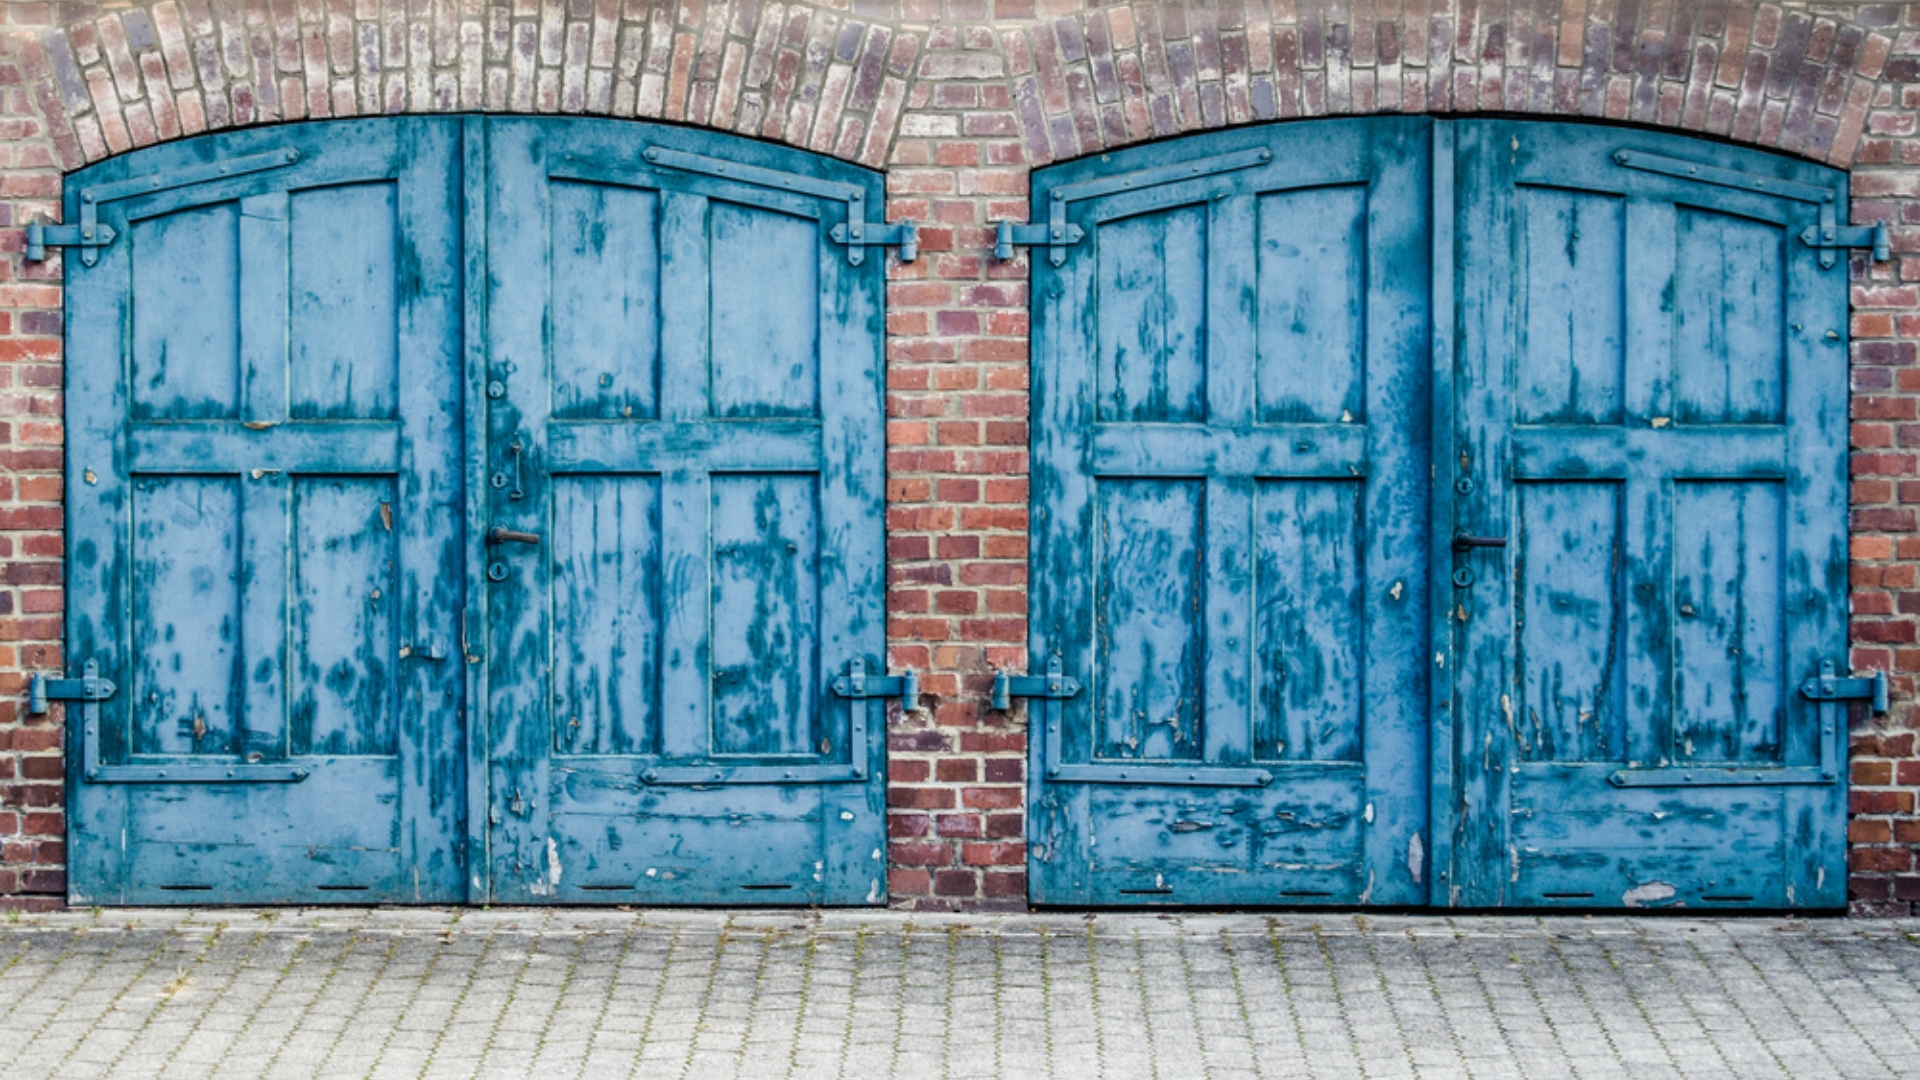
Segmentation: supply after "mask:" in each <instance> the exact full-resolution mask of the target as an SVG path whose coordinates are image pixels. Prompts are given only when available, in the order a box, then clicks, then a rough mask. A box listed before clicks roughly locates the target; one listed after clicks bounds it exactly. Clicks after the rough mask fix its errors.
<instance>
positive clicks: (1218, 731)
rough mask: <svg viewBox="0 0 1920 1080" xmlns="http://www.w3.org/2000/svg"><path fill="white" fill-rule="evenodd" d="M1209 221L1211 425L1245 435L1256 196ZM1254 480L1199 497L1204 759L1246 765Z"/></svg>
mask: <svg viewBox="0 0 1920 1080" xmlns="http://www.w3.org/2000/svg"><path fill="white" fill-rule="evenodd" d="M1208 205H1209V214H1208V219H1207V309H1208V310H1207V346H1206V357H1207V366H1206V371H1207V376H1206V378H1207V420H1208V423H1210V424H1212V425H1215V426H1217V427H1223V428H1227V429H1229V430H1232V431H1242V432H1244V431H1247V430H1249V429H1251V428H1252V427H1253V422H1254V385H1253V381H1254V363H1253V358H1254V354H1255V344H1254V332H1253V331H1254V324H1253V320H1252V319H1251V318H1249V317H1248V316H1249V315H1250V314H1251V313H1252V312H1254V311H1255V310H1256V309H1257V306H1258V298H1257V296H1256V292H1255V290H1256V287H1257V279H1258V273H1259V272H1258V270H1257V268H1256V267H1255V265H1254V260H1255V257H1256V256H1255V248H1254V245H1255V243H1256V242H1257V241H1256V237H1257V234H1258V228H1257V223H1256V220H1255V208H1254V196H1252V195H1250V194H1242V193H1238V192H1236V193H1233V194H1225V193H1222V196H1221V197H1216V198H1215V199H1214V200H1213V201H1212V202H1211V203H1210V204H1208ZM1253 493H1254V481H1253V480H1252V479H1251V478H1250V477H1246V476H1235V475H1211V476H1208V477H1206V486H1205V488H1204V493H1203V494H1202V496H1201V514H1202V517H1203V519H1204V520H1205V522H1206V540H1205V543H1206V565H1207V572H1206V583H1205V586H1204V593H1205V600H1204V604H1205V618H1204V620H1203V621H1202V624H1201V628H1200V633H1201V640H1202V642H1203V643H1204V649H1205V653H1204V655H1205V659H1204V660H1203V662H1202V672H1203V677H1204V680H1205V685H1204V687H1203V688H1202V689H1201V701H1202V704H1203V706H1204V709H1203V712H1202V718H1201V732H1202V734H1203V735H1204V737H1205V742H1204V744H1203V756H1204V757H1205V759H1206V760H1207V761H1209V762H1220V763H1231V764H1236V765H1244V764H1248V763H1250V762H1252V760H1253V701H1252V699H1251V690H1252V686H1251V678H1252V673H1251V663H1252V660H1251V658H1252V654H1253V639H1252V635H1251V634H1250V633H1249V631H1250V629H1251V625H1250V624H1251V618H1252V610H1253V596H1254V595H1255V594H1256V591H1257V583H1256V582H1255V580H1254V567H1253V513H1254V509H1253V499H1254V494H1253Z"/></svg>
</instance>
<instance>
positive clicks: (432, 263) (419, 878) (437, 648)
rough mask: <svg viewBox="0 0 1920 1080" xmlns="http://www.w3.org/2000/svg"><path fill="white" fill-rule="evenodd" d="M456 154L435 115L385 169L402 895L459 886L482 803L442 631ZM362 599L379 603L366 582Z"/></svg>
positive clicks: (453, 382)
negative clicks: (467, 827) (467, 840)
mask: <svg viewBox="0 0 1920 1080" xmlns="http://www.w3.org/2000/svg"><path fill="white" fill-rule="evenodd" d="M461 154H462V150H461V128H460V126H459V123H458V122H455V121H452V120H437V121H433V122H430V123H420V124H417V125H414V126H412V127H410V128H409V129H407V130H406V132H405V134H404V136H403V137H402V138H401V139H400V140H399V145H398V146H397V147H395V149H394V151H393V157H394V165H393V166H391V167H392V168H393V170H394V171H395V172H396V173H397V174H398V186H397V189H396V191H395V193H394V197H395V203H396V205H395V211H396V213H397V226H398V235H397V236H396V238H395V241H396V246H397V248H398V250H397V251H396V252H395V258H396V259H397V261H398V266H397V267H396V270H395V274H394V276H395V279H396V280H395V282H394V286H393V287H394V289H395V290H396V292H397V294H398V302H399V304H400V305H401V309H400V313H399V315H398V318H397V326H396V327H395V337H396V340H395V341H394V343H393V349H394V354H395V359H396V370H395V373H394V376H393V378H394V382H395V384H396V385H395V386H394V387H393V393H394V395H395V397H394V400H395V407H396V408H397V410H398V413H399V416H400V417H401V420H402V426H401V432H400V443H399V461H398V462H397V463H396V466H397V468H398V470H399V472H398V475H396V476H394V477H393V478H392V482H391V488H390V489H389V490H390V492H391V499H392V504H391V506H382V507H381V508H380V509H379V511H378V516H379V519H380V520H379V523H378V525H377V527H378V528H379V529H380V530H381V532H380V533H379V534H378V535H380V536H382V537H385V536H388V535H390V536H391V540H392V546H391V547H390V548H389V549H388V550H389V551H390V552H391V553H392V554H393V556H395V557H396V558H395V559H394V560H393V561H394V562H395V563H396V565H393V566H392V567H391V569H390V570H389V571H388V572H387V573H386V574H385V582H386V584H385V586H384V588H385V589H387V590H389V594H388V595H387V596H386V597H384V600H385V603H386V605H387V607H386V610H387V611H388V612H391V613H393V616H392V617H393V618H397V619H398V620H400V621H399V624H398V625H391V626H390V627H389V630H390V636H389V640H388V643H387V646H386V647H387V649H388V650H391V651H390V652H389V653H388V655H386V656H384V657H381V658H380V659H382V660H385V661H386V662H387V663H388V665H390V666H389V667H388V669H387V670H389V671H393V672H395V673H396V677H394V678H393V679H392V682H393V683H394V686H393V688H392V689H391V690H390V691H389V697H388V698H387V702H386V707H387V708H388V709H389V710H391V712H392V714H393V722H394V726H395V729H396V734H395V737H396V738H397V739H398V740H399V745H400V746H401V747H403V748H405V750H404V752H403V754H402V755H401V756H400V758H399V759H398V760H397V761H396V762H395V765H394V768H395V771H397V772H398V773H399V774H400V776H399V781H400V797H399V802H400V814H401V821H402V825H401V838H400V842H401V847H402V850H403V852H404V853H405V854H406V860H405V862H404V863H403V864H402V867H403V869H402V874H403V876H404V878H405V881H404V882H403V884H402V888H403V889H404V890H405V894H406V898H407V899H408V900H410V901H411V902H413V903H427V902H432V901H436V900H437V901H441V902H445V901H446V900H448V899H452V898H453V897H455V896H460V895H464V894H465V892H466V888H465V886H464V885H462V884H461V879H462V877H463V873H462V870H463V859H462V855H463V854H464V853H463V852H462V851H460V850H459V844H460V841H459V837H460V835H461V833H462V822H463V819H465V818H466V817H467V815H468V814H470V813H471V814H479V813H480V812H481V810H480V805H479V804H473V805H472V806H469V805H467V804H465V803H463V801H462V795H463V794H464V792H465V791H466V785H465V784H464V783H462V779H463V778H462V772H463V769H464V764H465V756H466V755H465V749H464V748H465V743H466V740H467V738H468V735H467V729H468V725H467V724H465V723H463V718H464V716H465V715H466V712H467V710H466V709H464V708H463V707H462V706H463V705H464V704H465V702H464V701H463V700H462V698H463V695H464V694H465V692H466V685H465V684H466V676H465V672H464V670H463V669H464V668H465V667H466V665H465V664H464V663H462V662H460V661H458V660H455V659H454V658H453V653H454V650H455V648H456V647H457V646H456V643H457V641H458V635H456V634H454V633H452V626H453V624H454V622H455V620H457V619H458V618H459V613H460V610H461V608H462V607H463V606H464V601H465V599H466V596H467V595H469V594H468V593H467V590H466V586H465V583H464V582H463V581H462V579H461V575H460V572H459V571H460V569H461V568H463V567H464V566H466V565H468V564H467V562H466V559H465V555H466V551H465V544H464V543H463V541H464V540H465V535H464V533H465V530H464V529H462V528H461V527H460V524H459V523H460V522H461V519H462V516H463V514H464V513H465V512H466V506H467V504H468V501H469V492H470V491H474V490H484V489H470V488H468V487H466V485H465V484H464V482H463V481H464V477H463V475H462V473H463V470H462V468H461V460H462V455H461V449H462V447H463V444H464V442H465V434H466V425H465V423H464V422H463V421H464V417H463V415H462V410H461V403H462V401H463V400H464V399H465V396H466V395H465V394H464V393H463V391H462V383H463V382H464V379H463V375H464V373H465V366H464V364H465V356H464V355H463V351H464V341H465V339H464V336H463V334H462V333H461V331H462V329H463V328H464V323H465V320H466V319H467V318H468V317H469V315H468V313H467V312H465V311H463V309H462V305H463V302H465V300H466V293H465V291H464V289H463V288H462V286H463V276H464V275H463V273H462V263H461V258H462V253H463V248H464V245H463V243H462V238H463V221H462V217H461V206H462V203H463V200H464V195H465V191H464V189H463V188H464V185H463V181H462V176H463V175H464V172H463V169H462V168H461V161H462V158H461ZM405 268H415V269H413V270H412V272H409V271H408V270H407V269H405ZM383 502H384V500H383ZM297 512H298V508H296V513H297ZM388 519H391V524H388ZM369 527H370V528H373V527H376V526H375V525H373V524H371V523H370V525H369ZM371 597H372V600H373V601H374V602H379V601H380V600H382V599H383V598H382V597H381V596H380V591H379V590H378V589H376V590H374V592H373V593H372V594H371ZM409 614H411V615H412V618H411V619H410V620H409V618H408V616H409ZM436 639H437V640H438V641H439V642H440V644H438V645H435V644H434V642H435V641H436ZM402 645H404V646H405V648H404V649H401V648H399V646H402ZM436 654H437V655H438V657H440V658H438V659H437V658H436Z"/></svg>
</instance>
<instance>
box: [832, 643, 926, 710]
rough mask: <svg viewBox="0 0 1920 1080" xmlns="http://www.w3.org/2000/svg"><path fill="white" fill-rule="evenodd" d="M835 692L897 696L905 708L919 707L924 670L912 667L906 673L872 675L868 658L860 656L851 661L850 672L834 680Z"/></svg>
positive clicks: (852, 696) (870, 695) (866, 696)
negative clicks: (921, 675)
mask: <svg viewBox="0 0 1920 1080" xmlns="http://www.w3.org/2000/svg"><path fill="white" fill-rule="evenodd" d="M833 692H834V693H836V694H839V695H840V696H841V697H843V698H885V697H897V698H899V699H900V707H901V708H902V709H908V710H912V709H917V708H919V707H920V673H919V672H917V671H915V670H913V669H912V668H908V669H907V673H906V674H905V675H869V674H867V662H866V661H865V660H862V659H860V658H859V657H857V656H856V657H854V658H853V659H852V660H849V661H847V673H846V674H845V675H842V676H840V677H838V678H836V679H834V680H833Z"/></svg>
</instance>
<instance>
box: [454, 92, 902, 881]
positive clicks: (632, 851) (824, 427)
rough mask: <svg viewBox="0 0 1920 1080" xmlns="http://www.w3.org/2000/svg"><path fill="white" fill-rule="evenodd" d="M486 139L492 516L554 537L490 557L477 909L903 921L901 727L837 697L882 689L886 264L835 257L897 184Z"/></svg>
mask: <svg viewBox="0 0 1920 1080" xmlns="http://www.w3.org/2000/svg"><path fill="white" fill-rule="evenodd" d="M485 137H486V140H487V154H486V159H487V185H486V191H485V193H484V198H485V201H486V205H487V218H486V221H487V255H486V260H487V262H486V266H487V269H486V287H487V293H488V298H487V312H488V319H487V343H486V353H485V357H484V360H483V363H484V364H485V367H486V371H485V379H486V380H487V382H488V384H489V386H490V390H489V393H492V392H493V391H492V390H491V386H492V384H497V385H498V391H497V392H498V396H497V397H495V398H491V399H490V400H489V402H488V410H487V443H486V448H485V453H486V454H487V469H488V470H490V471H491V472H494V473H498V474H499V475H500V476H501V483H500V484H498V485H495V484H493V483H492V481H491V478H489V481H488V485H487V486H486V487H485V489H484V492H483V495H482V501H483V504H484V505H485V507H486V511H487V513H486V518H487V522H488V524H489V525H490V526H505V527H508V528H512V529H517V530H521V531H524V532H530V533H534V534H537V535H539V536H541V537H543V541H542V543H541V545H539V546H527V545H522V544H516V545H501V546H496V547H495V548H494V549H493V550H492V551H489V552H487V553H486V554H485V556H484V557H485V558H487V559H488V560H489V561H490V563H491V564H493V565H497V566H499V567H500V568H501V570H502V573H501V580H499V581H498V582H496V583H492V584H490V585H489V586H488V601H487V603H488V607H487V615H486V620H485V652H486V664H485V674H486V680H487V690H486V700H487V703H488V708H489V720H488V732H487V736H486V739H487V745H488V750H487V756H486V764H485V768H486V770H487V774H488V779H489V783H488V787H489V796H488V798H489V802H488V806H487V811H486V813H487V820H488V822H489V827H488V830H487V848H488V853H487V855H488V857H487V879H488V880H487V883H486V887H487V891H488V895H489V896H490V897H491V898H492V899H494V900H496V901H506V902H515V903H519V902H529V901H534V902H538V901H549V900H559V901H564V902H568V903H651V904H661V903H669V904H670V903H705V904H760V903H768V904H858V903H878V902H880V901H882V900H883V899H884V898H885V894H886V884H885V881H886V867H885V858H884V848H885V794H884V786H883V785H884V775H883V769H882V768H881V767H880V765H881V762H882V761H883V760H884V741H883V737H884V732H885V724H884V717H885V709H886V704H885V702H883V701H881V700H878V699H859V700H849V699H847V698H843V697H840V696H838V695H835V694H833V693H832V692H831V690H830V682H831V679H832V678H833V676H834V675H835V674H837V673H839V672H841V671H843V670H844V668H845V665H846V663H847V662H848V661H849V660H850V659H853V658H855V657H859V658H861V659H863V660H864V662H865V663H866V665H867V668H868V670H871V671H875V672H879V671H881V670H883V669H882V668H881V666H880V665H881V664H882V663H883V662H884V661H883V657H884V651H885V640H884V617H883V611H882V603H883V597H884V582H883V579H882V566H883V558H884V555H883V545H882V521H881V516H880V514H881V507H882V501H883V496H884V483H883V469H884V459H883V440H884V429H883V423H882V412H881V402H882V399H881V341H880V337H881V329H882V327H881V321H880V315H881V303H882V293H881V290H882V287H883V270H884V267H883V265H882V264H881V260H878V259H873V260H865V259H863V260H861V261H860V263H859V264H858V265H856V264H855V263H854V262H853V261H852V260H850V258H849V256H848V249H847V248H845V247H842V246H840V245H837V244H835V243H833V242H832V241H831V239H830V238H829V237H828V236H827V235H826V232H825V226H828V225H831V224H836V223H844V218H845V215H846V214H847V212H848V210H847V206H848V203H849V202H850V201H851V202H858V203H864V204H866V205H871V206H878V205H880V202H881V197H882V189H881V185H880V182H879V179H878V178H877V177H876V176H874V175H873V174H870V173H866V172H863V171H861V170H858V169H854V168H851V167H848V166H845V165H842V164H840V163H837V162H830V161H825V160H823V159H819V158H815V157H813V156H811V155H806V154H802V153H799V152H796V151H792V150H786V149H782V148H776V147H770V146H766V145H763V144H758V143H750V142H747V141H745V140H740V139H732V138H728V137H725V136H720V135H714V134H710V133H703V132H693V131H686V130H681V129H672V128H659V127H652V126H648V125H635V124H629V123H613V122H604V121H575V122H565V123H556V122H553V121H536V120H492V121H487V122H486V133H485ZM662 149H664V150H666V151H678V152H680V153H683V154H695V155H699V156H700V158H699V159H700V160H701V161H703V162H708V161H715V160H719V159H724V160H726V161H729V162H733V163H735V164H736V165H746V166H750V167H751V168H749V169H745V170H742V169H733V170H730V172H729V173H728V174H727V175H715V174H714V173H713V172H711V171H694V170H686V169H676V168H673V167H672V166H671V164H670V163H671V162H673V161H687V160H691V159H688V158H683V157H678V156H676V155H675V154H674V153H659V154H650V153H649V151H650V150H662ZM656 159H657V160H656ZM755 170H769V171H767V172H760V171H755ZM776 174H777V176H776ZM778 176H787V177H792V176H804V177H807V178H809V180H810V181H811V182H808V183H795V184H792V185H789V184H786V183H784V182H780V183H778V184H772V186H769V185H768V184H760V183H755V182H753V181H754V180H756V179H766V178H768V177H775V178H776V179H777V177H778ZM770 184H771V181H770ZM816 188H817V189H818V190H819V191H825V192H828V194H819V193H816V192H815V191H814V190H812V189H816ZM856 191H857V192H859V193H860V198H859V199H858V200H849V199H848V198H847V195H848V194H849V193H852V192H856ZM515 445H518V446H520V447H521V452H520V453H519V454H511V453H510V452H509V451H510V450H511V448H512V447H513V446H515Z"/></svg>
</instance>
